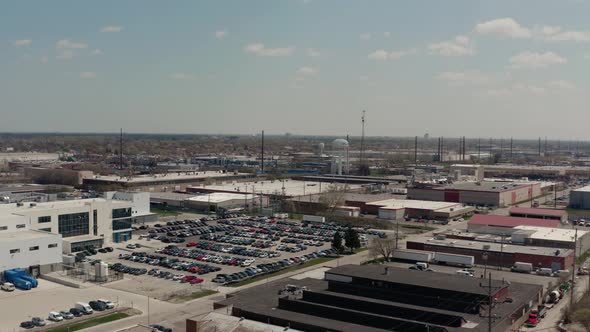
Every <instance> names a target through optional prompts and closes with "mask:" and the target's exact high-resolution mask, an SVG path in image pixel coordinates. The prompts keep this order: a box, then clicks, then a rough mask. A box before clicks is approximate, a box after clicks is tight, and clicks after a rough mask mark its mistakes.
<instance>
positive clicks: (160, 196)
mask: <svg viewBox="0 0 590 332" xmlns="http://www.w3.org/2000/svg"><path fill="white" fill-rule="evenodd" d="M191 197H195V195H194V194H183V193H174V192H150V200H173V201H184V200H186V199H189V198H191Z"/></svg>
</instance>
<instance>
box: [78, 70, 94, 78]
mask: <svg viewBox="0 0 590 332" xmlns="http://www.w3.org/2000/svg"><path fill="white" fill-rule="evenodd" d="M95 77H96V73H95V72H93V71H84V72H81V73H80V78H95Z"/></svg>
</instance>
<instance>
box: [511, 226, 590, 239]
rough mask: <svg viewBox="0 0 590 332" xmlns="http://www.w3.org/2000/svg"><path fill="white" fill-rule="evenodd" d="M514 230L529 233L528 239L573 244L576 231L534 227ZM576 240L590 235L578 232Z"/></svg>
mask: <svg viewBox="0 0 590 332" xmlns="http://www.w3.org/2000/svg"><path fill="white" fill-rule="evenodd" d="M514 228H515V229H518V230H521V231H525V232H530V235H529V237H530V238H532V239H538V240H554V241H570V242H573V241H574V239H575V237H576V230H574V229H566V228H549V227H534V226H516V227H514ZM577 233H578V238H581V237H583V236H585V235H586V234H588V233H590V232H588V231H583V230H578V231H577Z"/></svg>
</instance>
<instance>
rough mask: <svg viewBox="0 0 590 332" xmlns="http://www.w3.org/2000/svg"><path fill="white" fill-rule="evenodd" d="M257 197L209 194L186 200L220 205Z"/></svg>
mask: <svg viewBox="0 0 590 332" xmlns="http://www.w3.org/2000/svg"><path fill="white" fill-rule="evenodd" d="M257 197H258V196H254V195H251V194H233V193H211V194H205V195H199V196H193V197H190V198H188V199H187V200H188V201H192V202H203V203H221V202H225V201H229V200H235V199H239V200H244V199H255V198H257Z"/></svg>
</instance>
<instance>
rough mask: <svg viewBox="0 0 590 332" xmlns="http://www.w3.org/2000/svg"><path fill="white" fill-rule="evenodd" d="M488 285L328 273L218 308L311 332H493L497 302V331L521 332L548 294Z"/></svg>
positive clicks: (392, 271) (349, 269)
mask: <svg viewBox="0 0 590 332" xmlns="http://www.w3.org/2000/svg"><path fill="white" fill-rule="evenodd" d="M486 282H487V281H486ZM480 283H481V280H480V279H477V278H465V277H462V276H458V275H449V274H444V275H443V274H440V273H437V272H432V273H424V272H421V271H413V270H408V269H402V268H396V267H383V266H381V265H363V266H359V265H343V266H340V267H336V268H333V269H329V270H327V271H326V272H325V274H324V280H318V279H312V278H305V279H298V280H296V279H283V280H277V281H274V282H271V283H268V284H265V285H262V286H257V287H252V288H249V289H246V290H243V291H239V292H238V293H235V294H230V295H228V296H227V299H225V300H223V301H220V302H217V303H215V304H214V307H215V308H217V309H219V310H220V311H222V310H223V311H231V314H232V315H233V316H235V317H243V318H244V319H249V320H255V321H259V322H264V323H267V324H272V325H276V326H282V327H285V328H287V327H288V328H289V329H290V328H293V329H297V330H302V331H308V332H325V331H342V332H378V331H404V332H443V331H445V332H467V331H471V332H483V331H489V330H488V325H487V324H488V320H487V318H486V317H485V315H482V313H483V312H485V311H486V309H487V306H488V304H489V302H490V299H493V300H494V301H495V305H494V309H493V310H494V317H495V319H494V320H493V322H492V331H497V332H499V331H505V330H508V329H511V328H517V327H518V326H519V324H521V323H522V322H523V320H525V319H526V314H527V312H528V311H529V310H530V309H531V308H532V306H533V305H535V304H537V303H538V302H539V300H540V297H541V292H542V287H541V286H538V285H529V284H521V283H508V282H505V281H503V280H491V284H492V289H493V290H492V294H491V296H489V294H488V292H487V290H486V289H485V288H484V287H481V285H480ZM506 299H510V300H506ZM285 330H286V329H285Z"/></svg>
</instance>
